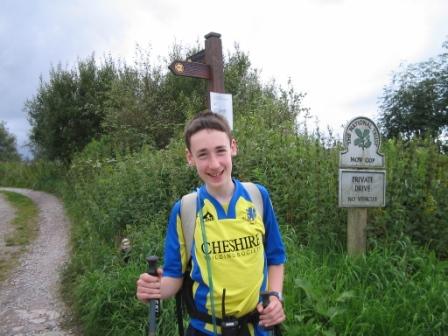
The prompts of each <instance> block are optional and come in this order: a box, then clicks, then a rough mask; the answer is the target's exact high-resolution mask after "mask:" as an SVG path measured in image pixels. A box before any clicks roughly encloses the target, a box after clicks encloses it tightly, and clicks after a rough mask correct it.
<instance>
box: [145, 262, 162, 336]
mask: <svg viewBox="0 0 448 336" xmlns="http://www.w3.org/2000/svg"><path fill="white" fill-rule="evenodd" d="M158 261H159V257H156V256H150V257H147V258H146V262H147V263H148V272H147V273H148V274H149V275H152V276H157V263H158ZM159 309H160V301H159V300H158V299H151V300H149V311H148V336H155V335H156V327H157V316H158V314H159Z"/></svg>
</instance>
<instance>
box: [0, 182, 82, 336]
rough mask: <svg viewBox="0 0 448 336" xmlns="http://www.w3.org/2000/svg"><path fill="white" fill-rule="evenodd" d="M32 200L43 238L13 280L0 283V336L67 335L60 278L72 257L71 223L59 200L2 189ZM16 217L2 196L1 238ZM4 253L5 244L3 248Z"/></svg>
mask: <svg viewBox="0 0 448 336" xmlns="http://www.w3.org/2000/svg"><path fill="white" fill-rule="evenodd" d="M2 189H3V190H8V191H13V192H17V193H20V194H23V195H25V196H27V197H29V198H31V199H32V200H33V201H34V203H35V204H36V205H37V206H38V208H39V218H38V226H39V234H38V236H37V238H36V240H35V241H34V242H32V243H31V245H30V246H29V248H28V250H27V252H25V253H24V254H23V255H22V257H21V259H20V262H19V266H18V267H17V268H16V269H14V270H12V272H11V273H10V275H9V277H8V278H7V279H6V280H5V281H4V282H3V283H1V284H0V307H1V308H0V309H1V310H0V335H2V336H3V335H4V336H22V335H23V336H31V335H46V336H67V335H75V333H74V331H73V330H67V329H64V327H63V325H64V322H65V321H67V319H69V317H70V315H69V313H68V309H67V307H66V306H65V305H64V303H63V302H62V300H61V298H60V281H61V280H60V273H61V269H62V268H63V267H64V265H65V263H66V262H67V261H68V256H69V247H68V246H69V244H68V241H69V238H68V237H69V221H68V219H67V217H66V216H65V214H64V208H63V206H62V204H61V202H60V201H59V200H58V199H57V198H56V197H54V196H52V195H49V194H46V193H43V192H37V191H32V190H27V189H13V188H2ZM13 217H14V212H12V210H11V207H10V206H9V205H8V204H7V203H6V202H5V200H4V198H1V197H0V221H2V224H1V225H0V237H2V238H0V239H1V240H3V237H4V236H5V233H6V230H10V227H9V226H8V225H7V222H9V221H10V220H11V219H12V218H13ZM0 248H2V243H0Z"/></svg>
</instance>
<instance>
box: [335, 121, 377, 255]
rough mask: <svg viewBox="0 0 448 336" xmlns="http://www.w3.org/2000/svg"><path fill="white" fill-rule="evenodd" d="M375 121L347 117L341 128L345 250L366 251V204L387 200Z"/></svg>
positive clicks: (358, 252)
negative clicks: (345, 227) (345, 222)
mask: <svg viewBox="0 0 448 336" xmlns="http://www.w3.org/2000/svg"><path fill="white" fill-rule="evenodd" d="M380 145H381V137H380V133H379V131H378V127H377V126H376V125H375V123H374V122H373V121H372V120H370V119H368V118H365V117H357V118H355V119H353V120H352V121H350V122H349V123H348V125H347V127H346V128H345V130H344V146H345V150H344V151H342V152H341V154H340V160H339V206H340V207H346V208H348V217H347V251H348V254H349V255H359V254H363V253H365V251H366V240H367V239H366V227H367V208H369V207H370V208H371V207H384V206H385V204H386V201H385V193H386V170H385V169H384V168H385V163H384V155H383V154H381V153H380V152H379V149H380Z"/></svg>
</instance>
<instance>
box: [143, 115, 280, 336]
mask: <svg viewBox="0 0 448 336" xmlns="http://www.w3.org/2000/svg"><path fill="white" fill-rule="evenodd" d="M185 142H186V146H187V149H186V156H187V161H188V164H189V165H191V166H194V167H195V168H196V170H197V173H198V175H199V177H200V178H201V180H202V181H203V183H204V185H203V186H201V187H200V188H199V189H198V192H197V204H198V205H199V206H197V210H196V211H197V217H196V225H195V230H194V238H193V246H192V249H191V259H190V260H191V271H188V270H189V269H190V268H189V267H188V266H189V262H190V260H187V258H188V256H187V255H188V254H187V252H186V247H185V246H186V245H185V238H184V234H183V231H182V225H181V216H180V207H181V206H180V201H178V202H177V203H176V204H175V205H174V207H173V209H172V211H171V215H170V218H169V223H168V229H167V236H166V240H165V257H164V262H165V264H164V269H163V271H162V269H159V270H158V274H159V276H158V277H154V276H150V275H148V274H146V273H145V274H142V275H140V278H139V280H138V281H137V298H138V299H139V300H141V301H143V302H147V300H149V299H166V298H169V297H172V296H174V295H175V294H176V293H177V292H178V290H179V289H180V288H181V287H182V284H183V283H184V282H185V286H186V285H187V284H186V283H187V282H188V283H189V286H190V287H189V288H188V289H187V291H189V293H190V294H189V295H190V297H191V300H190V301H191V302H190V304H189V306H192V307H190V309H189V314H190V317H191V321H190V325H189V327H188V330H187V335H215V334H218V335H221V333H222V332H224V331H221V323H222V320H224V321H226V319H227V317H228V316H231V317H232V318H234V319H238V328H237V329H238V331H237V332H236V333H235V334H234V335H238V336H243V335H244V336H246V335H247V336H249V335H251V336H264V335H267V331H266V329H265V328H264V327H271V326H274V325H277V324H279V323H281V322H282V321H284V319H285V313H284V310H283V304H282V295H281V292H282V288H283V272H284V270H283V264H284V262H285V259H286V257H285V251H284V246H283V242H282V239H281V236H280V232H279V228H278V223H277V220H276V218H275V213H274V210H273V208H272V204H271V201H270V198H269V194H268V192H267V190H266V189H265V188H264V187H263V186H261V185H256V187H257V188H258V189H259V191H260V193H261V198H262V201H263V213H261V214H260V213H257V211H256V207H255V204H254V203H253V202H252V200H251V197H250V193H249V192H248V191H247V190H246V188H245V187H244V185H243V184H242V183H241V182H239V181H238V180H236V179H233V178H232V157H233V156H235V155H236V154H237V145H236V141H235V139H233V137H232V134H231V130H230V128H229V126H228V124H227V122H226V121H225V119H224V118H223V117H221V116H220V115H218V114H215V113H212V112H208V111H205V112H202V113H200V114H199V115H197V116H196V117H195V118H194V119H193V120H192V121H190V123H189V124H188V125H187V126H186V128H185ZM207 259H208V260H207ZM185 272H189V275H190V277H191V278H188V279H190V280H188V281H187V280H184V273H185ZM185 279H187V278H185ZM262 291H269V293H270V294H269V304H268V305H267V306H266V307H265V308H263V305H262V304H261V297H260V293H261V292H262ZM211 293H213V296H212V295H210V294H211ZM187 302H188V300H187ZM187 305H188V303H187ZM223 310H225V316H223V315H224V314H223ZM254 316H256V317H255V318H254Z"/></svg>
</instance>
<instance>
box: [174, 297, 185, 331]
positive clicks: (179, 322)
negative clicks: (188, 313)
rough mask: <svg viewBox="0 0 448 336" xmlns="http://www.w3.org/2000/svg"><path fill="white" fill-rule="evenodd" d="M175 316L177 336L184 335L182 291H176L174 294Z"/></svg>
mask: <svg viewBox="0 0 448 336" xmlns="http://www.w3.org/2000/svg"><path fill="white" fill-rule="evenodd" d="M176 318H177V328H178V330H179V336H184V335H185V332H184V318H183V313H182V291H181V290H180V291H178V292H177V294H176Z"/></svg>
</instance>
